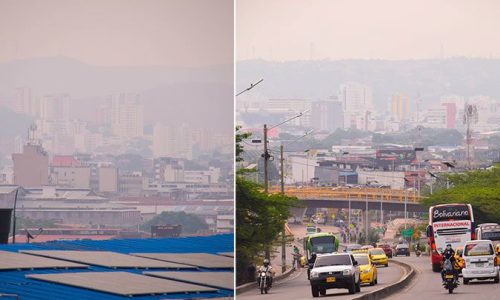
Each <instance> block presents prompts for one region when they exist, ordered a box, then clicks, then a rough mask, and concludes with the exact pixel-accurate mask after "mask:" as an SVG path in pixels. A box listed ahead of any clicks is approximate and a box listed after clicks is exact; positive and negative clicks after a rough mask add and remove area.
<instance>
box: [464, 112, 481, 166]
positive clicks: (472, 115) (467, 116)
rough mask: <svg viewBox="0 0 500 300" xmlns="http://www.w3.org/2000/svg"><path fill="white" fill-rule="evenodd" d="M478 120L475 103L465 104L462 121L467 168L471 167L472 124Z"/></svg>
mask: <svg viewBox="0 0 500 300" xmlns="http://www.w3.org/2000/svg"><path fill="white" fill-rule="evenodd" d="M477 121H478V114H477V106H476V105H475V104H465V107H464V118H463V123H464V125H466V128H467V129H466V135H465V143H466V144H467V148H466V156H467V168H468V169H469V170H470V169H471V144H472V128H471V125H472V124H476V123H477Z"/></svg>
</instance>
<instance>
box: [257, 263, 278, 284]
mask: <svg viewBox="0 0 500 300" xmlns="http://www.w3.org/2000/svg"><path fill="white" fill-rule="evenodd" d="M260 272H266V274H267V276H268V280H269V288H271V287H272V285H273V277H274V273H275V271H274V270H273V267H272V266H271V263H270V262H269V259H267V258H266V259H264V262H263V265H262V266H260V268H259V273H260Z"/></svg>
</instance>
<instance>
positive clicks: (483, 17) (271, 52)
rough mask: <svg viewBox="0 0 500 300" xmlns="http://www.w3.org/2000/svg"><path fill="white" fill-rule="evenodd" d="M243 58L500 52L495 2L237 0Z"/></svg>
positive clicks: (238, 37) (499, 11) (492, 54)
mask: <svg viewBox="0 0 500 300" xmlns="http://www.w3.org/2000/svg"><path fill="white" fill-rule="evenodd" d="M236 12H237V13H236V49H237V50H236V57H237V60H245V59H252V58H263V59H266V60H276V61H287V60H302V59H310V58H313V59H325V58H329V59H349V58H362V59H370V58H377V59H409V58H410V59H419V58H438V57H441V56H442V55H443V54H444V55H443V56H444V57H450V56H468V57H496V58H499V57H500V38H499V36H500V33H499V29H500V1H497V0H467V1H464V0H442V1H436V0H411V1H408V0H377V1H369V0H366V1H358V0H346V1H340V0H237V1H236Z"/></svg>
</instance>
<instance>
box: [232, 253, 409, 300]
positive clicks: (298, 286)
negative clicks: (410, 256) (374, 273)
mask: <svg viewBox="0 0 500 300" xmlns="http://www.w3.org/2000/svg"><path fill="white" fill-rule="evenodd" d="M378 272H379V273H378V285H376V286H373V287H371V286H369V285H363V286H361V293H357V294H355V295H350V294H349V292H348V291H347V289H331V290H327V294H326V297H327V298H330V299H335V300H337V299H352V298H353V296H360V295H361V294H364V293H367V292H369V291H373V290H375V289H379V288H381V287H383V286H387V285H388V284H390V283H393V282H396V281H398V280H399V279H400V278H401V276H402V274H403V270H402V269H401V268H400V267H399V266H397V265H396V264H391V263H390V262H389V267H388V268H385V267H381V268H379V269H378ZM237 298H238V299H266V300H274V299H275V300H281V299H290V300H299V299H312V298H313V297H312V295H311V286H310V284H309V281H308V280H307V272H306V269H301V271H299V272H296V273H294V274H292V275H290V277H289V278H286V279H284V280H283V281H282V282H278V283H276V285H274V286H273V288H272V289H271V290H270V291H269V294H267V295H261V294H260V291H259V290H257V288H255V289H254V290H250V291H247V292H245V293H242V294H241V295H238V296H237ZM412 300H415V299H412Z"/></svg>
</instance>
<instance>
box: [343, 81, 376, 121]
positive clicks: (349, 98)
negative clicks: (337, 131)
mask: <svg viewBox="0 0 500 300" xmlns="http://www.w3.org/2000/svg"><path fill="white" fill-rule="evenodd" d="M338 99H339V100H340V102H341V103H342V107H343V110H344V129H347V128H357V121H356V118H357V117H359V116H364V115H366V112H367V111H370V112H373V110H374V109H373V99H372V90H371V88H370V87H368V86H365V85H362V84H359V83H354V82H350V83H346V84H342V85H341V86H340V90H339V96H338ZM358 129H363V128H358Z"/></svg>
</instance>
